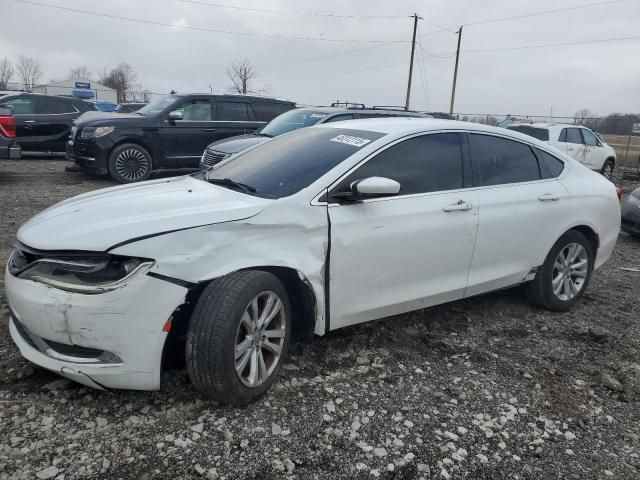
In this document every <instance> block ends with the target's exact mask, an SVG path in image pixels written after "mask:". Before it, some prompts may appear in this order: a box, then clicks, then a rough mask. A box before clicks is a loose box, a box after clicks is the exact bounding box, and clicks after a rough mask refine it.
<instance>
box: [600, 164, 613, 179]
mask: <svg viewBox="0 0 640 480" xmlns="http://www.w3.org/2000/svg"><path fill="white" fill-rule="evenodd" d="M614 168H615V163H614V162H613V160H611V159H609V160H607V161H606V162H604V165H602V169H601V170H600V173H601V174H602V176H603V177H604V178H606V179H607V180H611V179H612V178H613V170H614Z"/></svg>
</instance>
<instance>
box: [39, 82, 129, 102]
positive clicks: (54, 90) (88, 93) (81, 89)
mask: <svg viewBox="0 0 640 480" xmlns="http://www.w3.org/2000/svg"><path fill="white" fill-rule="evenodd" d="M33 92H34V93H45V94H47V95H73V96H75V97H79V98H83V99H85V100H102V101H106V102H112V103H118V92H117V91H116V90H114V89H113V88H109V87H107V86H106V85H102V84H100V83H98V82H93V81H91V80H89V79H88V78H74V79H70V80H62V81H60V82H51V83H49V84H48V85H38V86H37V87H33Z"/></svg>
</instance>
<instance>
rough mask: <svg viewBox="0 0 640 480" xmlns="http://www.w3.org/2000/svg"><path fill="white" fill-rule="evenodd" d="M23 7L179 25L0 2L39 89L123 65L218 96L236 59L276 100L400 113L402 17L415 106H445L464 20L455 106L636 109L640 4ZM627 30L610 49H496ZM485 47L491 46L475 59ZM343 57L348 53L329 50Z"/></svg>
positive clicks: (1, 51) (566, 111)
mask: <svg viewBox="0 0 640 480" xmlns="http://www.w3.org/2000/svg"><path fill="white" fill-rule="evenodd" d="M33 1H36V2H37V3H46V4H49V5H57V6H62V7H66V8H72V9H80V10H86V11H92V12H97V13H101V14H108V15H113V16H120V17H131V18H137V19H141V20H146V21H151V22H159V23H164V24H172V25H175V27H166V26H161V25H153V24H143V23H135V22H131V21H126V20H122V19H113V18H103V17H97V16H91V15H86V14H83V13H78V12H70V11H64V10H59V9H51V8H46V7H43V6H36V5H33V4H25V3H20V2H18V1H16V0H0V18H1V19H2V22H1V26H0V59H1V58H2V57H5V56H7V57H9V58H11V59H14V58H15V57H17V55H19V54H24V55H27V56H33V57H37V58H39V59H40V60H41V61H42V64H43V67H44V71H45V75H44V77H43V81H48V80H50V79H61V78H65V77H66V76H67V75H68V72H69V70H70V69H71V68H74V67H77V66H80V65H86V66H87V67H89V69H90V70H91V71H92V72H94V78H95V77H96V76H97V72H99V71H101V70H102V69H103V68H104V67H111V66H114V65H115V64H117V63H118V62H127V63H129V64H130V65H131V66H132V67H133V68H134V69H135V71H136V72H137V73H138V76H139V79H140V81H141V83H142V85H143V87H144V88H148V89H150V90H151V91H154V92H168V91H169V90H171V89H175V90H177V91H209V86H212V87H213V90H214V92H216V93H223V92H226V91H227V89H228V87H229V85H230V82H229V81H228V80H227V78H226V77H225V70H226V67H227V65H228V64H229V63H230V62H233V61H236V60H239V59H244V58H246V59H248V60H249V61H250V62H251V63H252V64H253V65H254V66H255V68H256V70H257V72H258V74H259V82H258V83H257V85H256V87H257V88H264V89H266V91H267V92H268V94H269V95H272V96H277V97H284V98H287V99H291V100H294V101H296V102H298V103H301V104H316V105H322V104H328V103H330V102H332V101H335V100H337V99H340V100H349V101H353V102H363V103H366V104H368V105H369V104H370V105H374V104H377V105H401V104H403V103H404V97H405V92H406V82H407V76H408V61H409V55H410V39H411V29H412V22H413V20H412V19H411V18H409V17H408V16H409V15H411V14H413V13H414V12H417V13H418V14H419V15H421V16H422V17H424V20H421V21H420V22H419V36H420V39H421V44H422V48H420V46H418V48H417V52H416V53H417V57H418V61H417V63H416V67H415V69H414V77H413V90H412V97H411V98H412V101H411V107H412V108H414V109H418V110H429V111H448V106H449V101H450V95H451V80H452V76H453V67H454V56H453V55H451V54H452V53H453V52H454V51H455V48H456V41H457V36H456V34H455V30H456V29H457V26H458V25H460V24H464V25H466V26H465V27H464V30H463V37H462V54H461V58H460V71H459V77H458V91H457V95H456V108H455V110H456V111H457V112H465V113H512V114H529V115H548V114H549V112H550V109H551V108H553V112H554V114H556V115H572V114H573V113H574V112H575V111H576V110H578V109H581V108H588V109H590V110H591V111H593V112H595V113H597V114H606V113H611V112H617V111H621V112H634V113H637V112H640V64H639V63H638V59H640V32H639V29H638V25H639V20H640V1H637V0H620V1H615V2H609V3H607V4H603V5H596V6H592V7H589V8H582V9H575V10H569V11H562V12H556V13H550V14H546V15H539V16H531V17H528V18H521V19H512V20H507V21H500V22H489V23H478V22H483V21H486V20H494V19H497V18H504V17H513V16H517V15H525V14H530V13H537V12H541V11H545V10H555V9H559V8H567V7H573V6H580V5H588V4H593V3H602V0H563V1H562V2H558V1H557V0H537V1H535V2H532V1H528V0H508V1H507V0H483V1H482V2H480V1H477V0H455V1H454V0H393V1H390V0H386V1H382V0H375V1H374V0H352V1H345V0H323V1H322V2H318V1H315V2H314V1H311V0H241V1H234V0H201V2H202V3H216V4H217V5H233V6H236V7H246V8H255V9H267V10H275V11H280V12H305V13H321V14H335V15H341V16H343V17H334V16H312V15H292V14H282V13H281V14H277V13H267V12H256V11H249V10H241V9H235V8H221V7H214V6H208V5H203V4H196V3H187V2H184V1H180V0H135V1H134V0H109V1H108V2H105V1H98V0H33ZM198 1H200V0H198ZM345 16H353V17H349V18H345ZM372 16H376V18H371V17H372ZM377 16H384V17H387V16H391V17H399V18H377ZM405 16H406V18H405ZM430 22H433V23H430ZM434 23H435V24H436V25H438V26H436V25H434ZM476 23H478V24H476ZM474 24H475V25H474ZM180 26H188V27H196V28H204V29H212V30H226V31H229V32H242V33H248V34H258V35H237V34H231V33H219V32H213V31H197V30H193V29H186V28H180ZM440 27H449V30H442V28H440ZM260 34H266V35H280V36H287V37H304V38H308V39H304V40H303V39H298V40H292V39H282V38H271V37H268V36H259V35H260ZM634 36H635V37H636V38H635V39H629V40H624V41H615V42H607V43H592V44H586V45H565V46H555V47H547V48H530V49H517V50H515V49H514V50H495V49H505V48H510V47H525V46H534V45H546V44H556V43H572V42H587V41H594V40H606V39H614V38H621V37H634ZM313 39H315V40H313ZM322 39H324V40H322ZM329 40H342V41H329ZM386 42H393V43H386ZM483 49H488V50H490V51H484V52H483V51H472V50H483ZM354 50H359V51H355V52H353V51H354ZM343 52H351V53H346V54H344V55H338V56H335V55H336V54H341V53H343ZM442 55H446V56H442ZM328 56H330V58H320V59H318V57H328ZM422 57H423V58H422ZM380 67H384V68H380ZM424 79H426V82H425V80H424ZM14 80H15V79H14Z"/></svg>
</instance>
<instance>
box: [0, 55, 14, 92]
mask: <svg viewBox="0 0 640 480" xmlns="http://www.w3.org/2000/svg"><path fill="white" fill-rule="evenodd" d="M11 77H13V64H12V63H11V61H10V60H9V59H8V58H6V57H5V58H3V59H2V60H0V90H6V89H7V87H8V86H9V82H10V81H11Z"/></svg>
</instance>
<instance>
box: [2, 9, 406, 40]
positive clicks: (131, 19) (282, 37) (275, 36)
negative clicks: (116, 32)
mask: <svg viewBox="0 0 640 480" xmlns="http://www.w3.org/2000/svg"><path fill="white" fill-rule="evenodd" d="M13 1H14V2H17V3H23V4H27V5H35V6H38V7H45V8H52V9H56V10H63V11H66V12H73V13H81V14H83V15H91V16H94V17H103V18H111V19H114V20H124V21H128V22H135V23H143V24H146V25H157V26H162V27H170V28H181V29H187V30H195V31H200V32H213V33H223V34H228V35H241V36H247V37H263V38H273V39H279V40H306V41H322V42H344V43H358V42H360V43H408V42H407V40H360V39H336V38H325V37H294V36H288V35H278V34H269V33H254V32H235V31H231V30H220V29H216V28H206V27H194V26H190V25H174V24H171V23H164V22H157V21H154V20H145V19H142V18H134V17H124V16H120V15H111V14H107V13H98V12H92V11H89V10H80V9H78V8H69V7H62V6H59V5H51V4H47V3H40V2H34V1H31V0H13Z"/></svg>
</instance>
